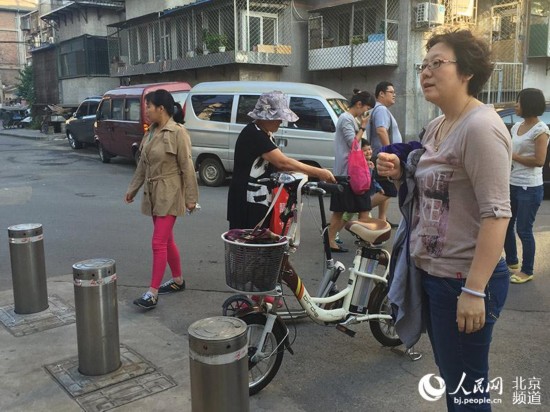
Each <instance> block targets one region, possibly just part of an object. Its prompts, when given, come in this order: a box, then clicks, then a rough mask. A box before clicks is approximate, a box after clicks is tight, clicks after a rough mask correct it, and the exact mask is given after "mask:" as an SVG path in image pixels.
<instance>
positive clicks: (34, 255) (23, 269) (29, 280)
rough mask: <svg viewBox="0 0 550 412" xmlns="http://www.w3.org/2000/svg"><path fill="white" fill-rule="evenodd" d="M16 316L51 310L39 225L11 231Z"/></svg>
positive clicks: (24, 226) (9, 233) (11, 229)
mask: <svg viewBox="0 0 550 412" xmlns="http://www.w3.org/2000/svg"><path fill="white" fill-rule="evenodd" d="M8 236H9V242H10V259H11V276H12V280H13V299H14V303H15V305H14V306H15V307H14V312H15V313H17V314H19V315H26V314H31V313H37V312H41V311H43V310H46V309H48V289H47V282H46V263H45V258H44V235H43V233H42V225H41V224H39V223H24V224H21V225H14V226H10V227H8Z"/></svg>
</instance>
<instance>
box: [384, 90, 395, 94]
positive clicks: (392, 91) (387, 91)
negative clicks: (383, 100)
mask: <svg viewBox="0 0 550 412" xmlns="http://www.w3.org/2000/svg"><path fill="white" fill-rule="evenodd" d="M384 93H391V94H395V90H386V91H385V92H384Z"/></svg>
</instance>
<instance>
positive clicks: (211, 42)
mask: <svg viewBox="0 0 550 412" xmlns="http://www.w3.org/2000/svg"><path fill="white" fill-rule="evenodd" d="M203 40H204V45H205V46H206V49H208V50H209V51H211V52H213V51H216V50H217V51H219V52H224V51H225V48H226V47H227V44H228V39H227V36H226V35H225V34H218V33H209V32H206V33H205V34H204V38H203Z"/></svg>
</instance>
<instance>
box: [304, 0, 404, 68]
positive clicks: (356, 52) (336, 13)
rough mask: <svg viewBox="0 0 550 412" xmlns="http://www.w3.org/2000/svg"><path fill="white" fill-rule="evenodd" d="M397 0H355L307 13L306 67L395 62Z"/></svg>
mask: <svg viewBox="0 0 550 412" xmlns="http://www.w3.org/2000/svg"><path fill="white" fill-rule="evenodd" d="M398 16H399V2H398V1H397V0H371V1H358V2H353V3H348V4H341V5H338V6H331V7H323V8H320V9H316V10H312V11H311V12H310V17H309V22H308V32H309V37H308V46H309V47H308V48H309V65H308V66H309V70H330V69H340V68H347V67H368V66H384V65H397V56H398V42H397V38H398Z"/></svg>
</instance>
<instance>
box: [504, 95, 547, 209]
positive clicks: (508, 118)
mask: <svg viewBox="0 0 550 412" xmlns="http://www.w3.org/2000/svg"><path fill="white" fill-rule="evenodd" d="M497 113H498V114H499V116H500V117H501V118H502V120H503V121H504V124H505V125H506V127H507V128H508V130H511V129H512V126H513V125H514V124H516V123H517V122H521V121H523V118H522V117H520V116H518V115H516V110H515V109H514V108H513V107H506V108H502V109H497ZM539 119H540V120H541V121H543V122H544V123H546V125H547V126H548V127H550V103H547V104H546V110H545V112H544V113H543V114H542V115H541V116H539ZM542 179H543V181H544V197H545V198H550V149H549V150H548V151H547V152H546V160H545V162H544V166H543V168H542Z"/></svg>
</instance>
